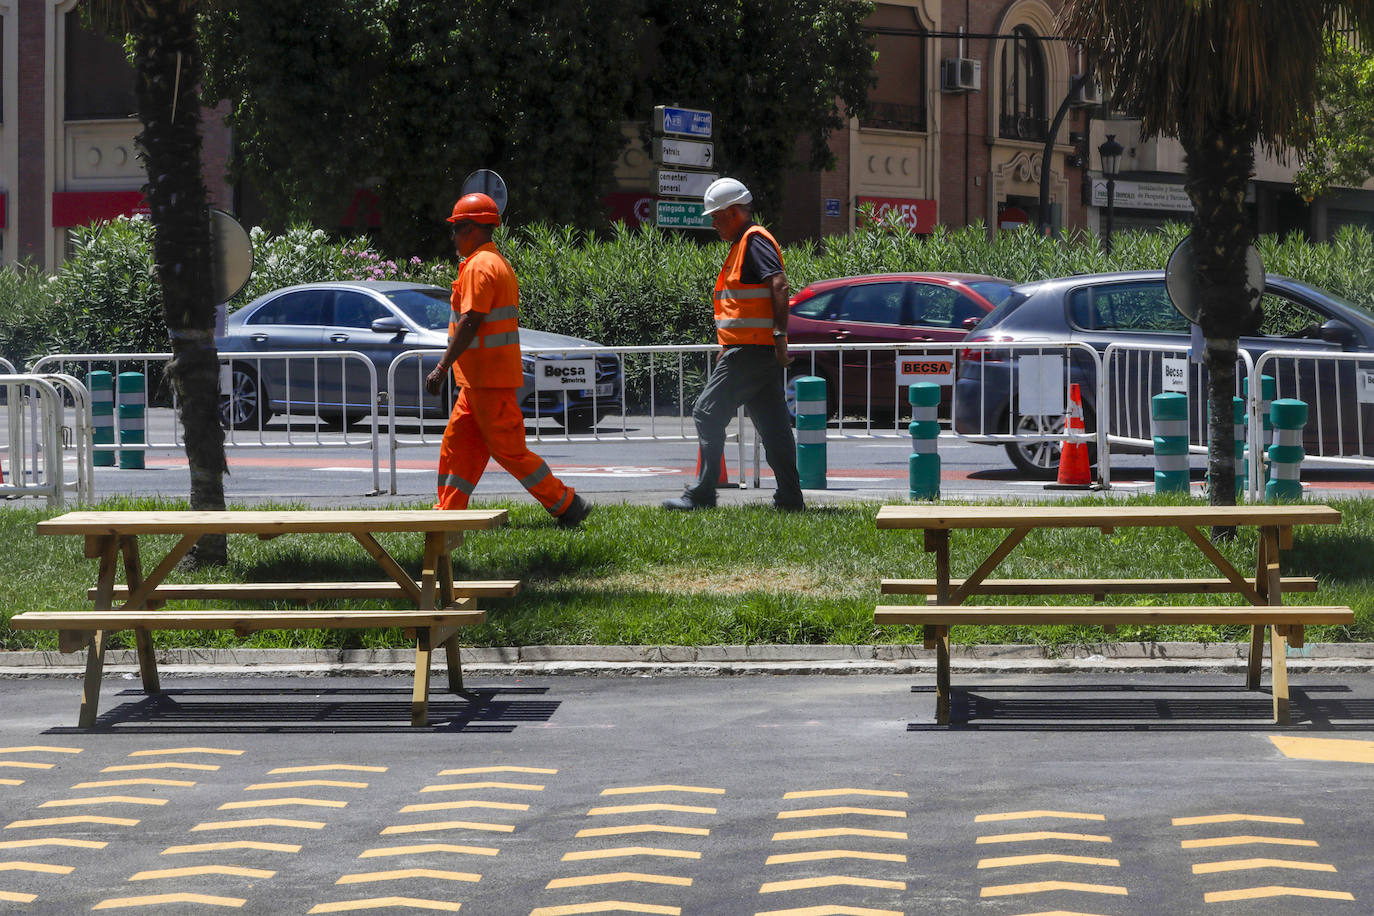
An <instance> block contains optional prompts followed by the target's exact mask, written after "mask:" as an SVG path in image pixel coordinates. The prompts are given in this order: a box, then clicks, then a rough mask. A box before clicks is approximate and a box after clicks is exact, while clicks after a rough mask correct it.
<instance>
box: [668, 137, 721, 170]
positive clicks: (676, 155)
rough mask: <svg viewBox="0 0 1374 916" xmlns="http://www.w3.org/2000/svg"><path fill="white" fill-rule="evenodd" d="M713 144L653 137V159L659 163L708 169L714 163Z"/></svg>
mask: <svg viewBox="0 0 1374 916" xmlns="http://www.w3.org/2000/svg"><path fill="white" fill-rule="evenodd" d="M715 146H716V145H715V144H714V143H700V142H698V141H696V140H678V139H676V138H674V137H655V138H654V161H655V162H657V163H659V164H661V165H685V166H687V167H689V168H697V169H709V168H710V167H711V166H712V165H714V164H715V151H716V150H715Z"/></svg>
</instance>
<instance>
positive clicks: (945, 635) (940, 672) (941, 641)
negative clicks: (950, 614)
mask: <svg viewBox="0 0 1374 916" xmlns="http://www.w3.org/2000/svg"><path fill="white" fill-rule="evenodd" d="M932 629H933V630H934V631H935V721H936V722H937V723H938V724H940V725H948V724H949V627H932Z"/></svg>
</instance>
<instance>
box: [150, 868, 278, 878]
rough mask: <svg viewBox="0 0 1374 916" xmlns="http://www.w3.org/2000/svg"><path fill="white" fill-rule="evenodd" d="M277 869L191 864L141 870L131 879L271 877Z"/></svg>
mask: <svg viewBox="0 0 1374 916" xmlns="http://www.w3.org/2000/svg"><path fill="white" fill-rule="evenodd" d="M275 874H276V872H275V871H269V870H268V869H265V868H244V867H242V866H240V865H189V866H187V867H186V868H163V869H159V870H157V871H141V872H138V873H137V874H136V875H134V876H133V877H132V878H130V879H129V880H130V881H159V880H161V879H163V878H192V877H195V876H196V875H229V876H231V877H236V878H270V877H272V876H273V875H275Z"/></svg>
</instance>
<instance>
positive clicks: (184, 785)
mask: <svg viewBox="0 0 1374 916" xmlns="http://www.w3.org/2000/svg"><path fill="white" fill-rule="evenodd" d="M195 784H196V783H195V780H193V779H154V778H152V777H150V776H144V777H142V778H139V779H102V780H100V781H99V782H78V783H77V784H76V785H74V786H72V788H73V789H113V788H115V787H117V786H173V787H175V788H179V789H189V788H190V787H192V786H194V785H195Z"/></svg>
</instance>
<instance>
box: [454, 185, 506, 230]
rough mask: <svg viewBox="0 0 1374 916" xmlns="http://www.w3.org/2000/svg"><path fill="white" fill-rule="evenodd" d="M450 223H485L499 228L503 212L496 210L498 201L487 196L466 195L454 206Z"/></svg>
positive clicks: (477, 194)
mask: <svg viewBox="0 0 1374 916" xmlns="http://www.w3.org/2000/svg"><path fill="white" fill-rule="evenodd" d="M448 221H449V222H450V223H461V222H465V221H471V222H474V223H484V224H485V225H488V226H499V225H501V211H500V210H498V209H496V201H494V200H492V199H491V198H490V197H488V196H487V195H485V194H479V193H474V194H464V195H463V196H462V197H460V198H458V202H457V203H456V204H454V205H453V215H452V216H450V217H449V218H448Z"/></svg>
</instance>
